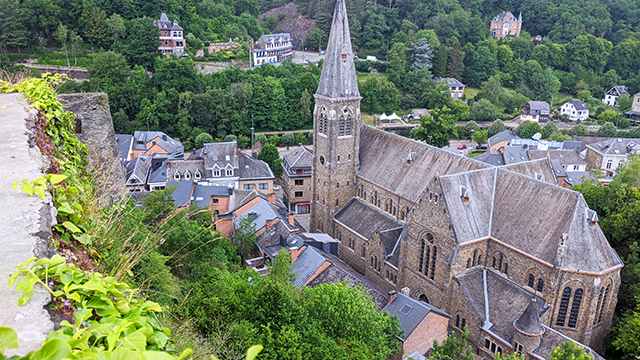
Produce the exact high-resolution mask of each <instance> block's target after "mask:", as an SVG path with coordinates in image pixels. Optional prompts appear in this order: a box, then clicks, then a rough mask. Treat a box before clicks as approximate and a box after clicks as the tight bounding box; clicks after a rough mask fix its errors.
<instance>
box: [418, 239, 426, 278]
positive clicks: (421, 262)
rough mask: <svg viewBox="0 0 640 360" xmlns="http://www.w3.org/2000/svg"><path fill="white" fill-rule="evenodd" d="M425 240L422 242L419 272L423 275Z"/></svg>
mask: <svg viewBox="0 0 640 360" xmlns="http://www.w3.org/2000/svg"><path fill="white" fill-rule="evenodd" d="M424 246H425V243H424V240H422V246H421V247H420V263H419V264H418V272H420V273H422V265H423V264H424Z"/></svg>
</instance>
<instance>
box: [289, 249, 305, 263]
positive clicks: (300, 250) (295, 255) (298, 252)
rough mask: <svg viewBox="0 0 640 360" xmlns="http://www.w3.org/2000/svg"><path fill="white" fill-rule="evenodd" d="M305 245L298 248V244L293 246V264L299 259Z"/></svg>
mask: <svg viewBox="0 0 640 360" xmlns="http://www.w3.org/2000/svg"><path fill="white" fill-rule="evenodd" d="M304 248H305V247H304V246H303V247H301V248H298V247H297V246H294V247H292V248H291V263H292V264H293V263H294V262H296V260H298V256H299V255H300V253H301V252H302V251H303V250H304Z"/></svg>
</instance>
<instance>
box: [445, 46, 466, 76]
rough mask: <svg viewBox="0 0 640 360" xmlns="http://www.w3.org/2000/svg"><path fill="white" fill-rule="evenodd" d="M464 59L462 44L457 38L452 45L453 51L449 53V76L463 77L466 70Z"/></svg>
mask: <svg viewBox="0 0 640 360" xmlns="http://www.w3.org/2000/svg"><path fill="white" fill-rule="evenodd" d="M462 60H463V55H462V46H460V42H459V41H458V40H456V41H455V42H454V43H453V46H452V47H451V51H449V54H447V76H448V77H452V78H456V79H458V80H461V79H462V72H463V70H464V63H463V61H462Z"/></svg>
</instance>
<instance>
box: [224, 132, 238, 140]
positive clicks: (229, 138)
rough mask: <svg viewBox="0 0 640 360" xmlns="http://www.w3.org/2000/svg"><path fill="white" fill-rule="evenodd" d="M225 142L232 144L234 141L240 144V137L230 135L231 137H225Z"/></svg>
mask: <svg viewBox="0 0 640 360" xmlns="http://www.w3.org/2000/svg"><path fill="white" fill-rule="evenodd" d="M223 141H224V142H232V141H235V142H238V137H237V136H235V135H233V134H229V135H227V136H225V137H224V139H223Z"/></svg>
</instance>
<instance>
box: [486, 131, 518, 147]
mask: <svg viewBox="0 0 640 360" xmlns="http://www.w3.org/2000/svg"><path fill="white" fill-rule="evenodd" d="M517 137H518V136H517V135H513V133H512V132H511V130H504V131H500V132H499V133H497V134H495V135H493V136H492V137H490V138H489V139H488V144H489V147H492V146H493V145H495V144H497V143H499V142H502V141H510V140H511V139H513V138H517Z"/></svg>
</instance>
